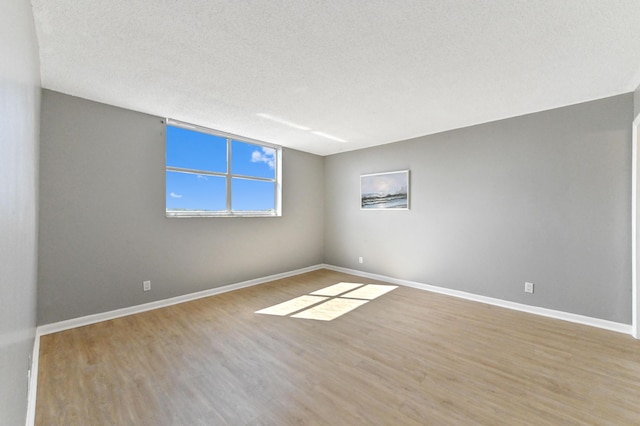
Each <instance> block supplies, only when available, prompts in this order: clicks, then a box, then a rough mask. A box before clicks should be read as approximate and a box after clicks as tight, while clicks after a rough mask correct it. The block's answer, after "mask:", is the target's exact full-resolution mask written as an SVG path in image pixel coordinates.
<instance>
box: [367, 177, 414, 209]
mask: <svg viewBox="0 0 640 426" xmlns="http://www.w3.org/2000/svg"><path fill="white" fill-rule="evenodd" d="M360 209H362V210H385V209H393V210H409V170H399V171H395V172H386V173H375V174H369V175H361V176H360Z"/></svg>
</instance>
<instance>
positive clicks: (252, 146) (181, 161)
mask: <svg viewBox="0 0 640 426" xmlns="http://www.w3.org/2000/svg"><path fill="white" fill-rule="evenodd" d="M281 152H282V150H281V148H280V147H278V146H275V145H270V144H266V143H264V142H259V141H254V140H251V139H248V138H244V137H240V136H236V135H230V134H226V133H222V132H218V131H215V130H210V129H206V128H203V127H199V126H194V125H190V124H186V123H182V122H179V121H176V120H167V125H166V214H167V217H198V216H280V214H281V213H280V205H281V202H280V198H281V178H280V175H281V173H280V163H281V156H282V155H281Z"/></svg>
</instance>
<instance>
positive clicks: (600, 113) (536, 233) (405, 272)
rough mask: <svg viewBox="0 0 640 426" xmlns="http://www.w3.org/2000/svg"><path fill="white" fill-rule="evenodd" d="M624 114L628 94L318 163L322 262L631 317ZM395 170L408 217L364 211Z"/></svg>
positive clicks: (627, 115)
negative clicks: (404, 178) (368, 185)
mask: <svg viewBox="0 0 640 426" xmlns="http://www.w3.org/2000/svg"><path fill="white" fill-rule="evenodd" d="M425 119H428V117H426V118H425ZM632 119H633V94H631V93H630V94H626V95H621V96H616V97H612V98H607V99H603V100H598V101H594V102H589V103H584V104H580V105H575V106H569V107H565V108H560V109H555V110H551V111H546V112H541V113H536V114H531V115H526V116H522V117H518V118H512V119H508V120H503V121H498V122H493V123H488V124H484V125H479V126H474V127H469V128H464V129H459V130H454V131H450V132H446V133H441V134H436V135H431V136H425V137H421V138H417V139H413V140H409V141H404V142H399V143H394V144H390V145H384V146H380V147H375V148H370V149H365V150H360V151H353V152H348V153H342V154H337V155H333V156H329V157H326V159H325V176H326V184H325V191H326V192H325V194H326V199H325V261H326V262H327V263H329V264H334V265H339V266H343V267H349V268H355V269H360V270H364V271H369V272H373V273H378V274H384V275H388V276H392V277H396V278H402V279H407V280H413V281H417V282H421V283H426V284H432V285H436V286H442V287H446V288H451V289H456V290H462V291H467V292H471V293H475V294H479V295H484V296H489V297H495V298H499V299H504V300H509V301H514V302H519V303H524V304H528V305H534V306H541V307H545V308H551V309H557V310H561V311H566V312H571V313H576V314H581V315H587V316H590V317H595V318H601V319H605V320H611V321H617V322H621V323H630V322H631V253H630V246H631V240H630V232H631V231H630V220H631V218H630V216H631V198H630V193H631V122H632ZM399 169H411V185H412V187H411V210H410V211H361V210H360V209H359V199H358V196H359V175H360V174H363V173H374V172H385V171H392V170H399ZM358 256H363V257H364V260H365V263H364V264H363V265H359V264H358V263H357V259H358ZM525 281H531V282H533V283H534V284H535V293H534V294H533V295H528V294H525V293H524V292H523V287H524V282H525Z"/></svg>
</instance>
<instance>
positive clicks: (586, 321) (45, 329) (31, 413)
mask: <svg viewBox="0 0 640 426" xmlns="http://www.w3.org/2000/svg"><path fill="white" fill-rule="evenodd" d="M318 269H329V270H332V271H337V272H344V273H346V274H351V275H356V276H359V277H363V278H370V279H374V280H379V281H386V282H389V283H393V284H398V285H402V286H406V287H412V288H417V289H420V290H426V291H431V292H434V293H440V294H446V295H448V296H453V297H459V298H462V299H467V300H471V301H474V302H480V303H486V304H489V305H495V306H500V307H503V308H508V309H513V310H516V311H522V312H528V313H531V314H536V315H541V316H545V317H549V318H555V319H559V320H563V321H569V322H574V323H578V324H583V325H588V326H591V327H597V328H602V329H605V330H610V331H616V332H618V333H626V334H632V331H633V330H632V326H631V325H629V324H622V323H617V322H613V321H607V320H602V319H598V318H591V317H587V316H583V315H577V314H571V313H568V312H562V311H556V310H553V309H546V308H539V307H536V306H530V305H524V304H522V303H515V302H509V301H506V300H502V299H495V298H492V297H486V296H480V295H477V294H473V293H467V292H464V291H459V290H452V289H448V288H444V287H438V286H433V285H429V284H422V283H418V282H415V281H409V280H402V279H398V278H393V277H388V276H386V275H380V274H373V273H370V272H363V271H358V270H356V269H349V268H343V267H340V266H334V265H329V264H319V265H314V266H309V267H307V268H302V269H296V270H294V271H289V272H283V273H281V274H275V275H269V276H266V277H262V278H256V279H253V280H248V281H243V282H239V283H235V284H230V285H226V286H222V287H216V288H212V289H209V290H204V291H199V292H196V293H190V294H185V295H183V296H178V297H172V298H170V299H164V300H158V301H156V302H151V303H145V304H142V305H137V306H131V307H129V308H123V309H116V310H114V311H109V312H103V313H99V314H94V315H88V316H85V317H80V318H73V319H70V320H65V321H60V322H56V323H52V324H46V325H42V326H40V327H38V328H37V329H36V336H35V340H34V344H33V356H32V365H31V378H30V381H29V396H28V402H27V420H26V426H33V424H34V421H35V411H36V395H37V389H38V365H39V355H40V336H44V335H46V334H51V333H57V332H59V331H64V330H69V329H72V328H76V327H82V326H85V325H90V324H95V323H98V322H102V321H107V320H111V319H115V318H120V317H124V316H127V315H133V314H137V313H140V312H146V311H150V310H153V309H158V308H163V307H166V306H171V305H176V304H179V303H184V302H189V301H191V300H196V299H201V298H203V297H209V296H214V295H216V294H221V293H226V292H229V291H233V290H239V289H241V288H246V287H251V286H254V285H259V284H263V283H266V282H269V281H275V280H279V279H282V278H287V277H291V276H294V275H299V274H303V273H305V272H311V271H317V270H318Z"/></svg>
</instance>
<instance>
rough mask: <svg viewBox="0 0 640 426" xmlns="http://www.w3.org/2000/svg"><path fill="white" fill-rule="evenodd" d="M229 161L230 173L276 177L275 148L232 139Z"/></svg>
mask: <svg viewBox="0 0 640 426" xmlns="http://www.w3.org/2000/svg"><path fill="white" fill-rule="evenodd" d="M231 162H232V165H231V173H233V174H235V175H245V176H256V177H264V178H271V179H274V178H275V177H276V150H275V149H273V148H268V147H265V146H260V145H254V144H251V143H246V142H240V141H233V142H232V145H231Z"/></svg>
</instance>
